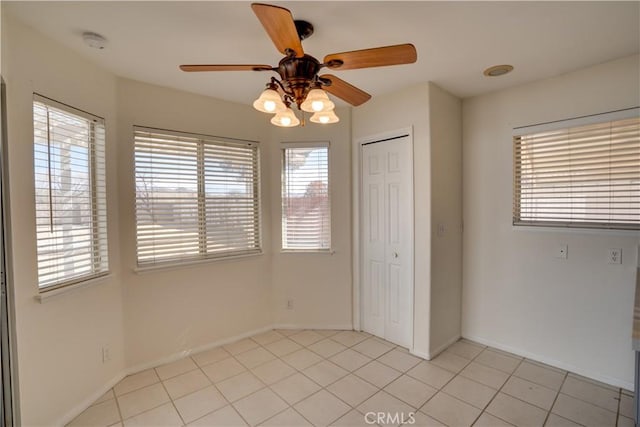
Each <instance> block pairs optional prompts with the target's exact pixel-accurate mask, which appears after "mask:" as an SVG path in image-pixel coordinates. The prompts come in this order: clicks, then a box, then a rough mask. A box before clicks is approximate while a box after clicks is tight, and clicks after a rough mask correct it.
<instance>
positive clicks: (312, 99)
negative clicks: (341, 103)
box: [300, 88, 335, 113]
mask: <svg viewBox="0 0 640 427" xmlns="http://www.w3.org/2000/svg"><path fill="white" fill-rule="evenodd" d="M334 107H335V104H334V103H333V102H332V101H331V100H330V99H329V96H328V95H327V93H326V92H325V91H324V90H322V89H319V88H314V89H311V90H310V91H309V93H308V94H307V97H306V99H305V100H304V102H303V103H302V104H301V105H300V108H301V109H302V110H303V111H306V112H307V113H318V112H321V111H330V110H333V108H334Z"/></svg>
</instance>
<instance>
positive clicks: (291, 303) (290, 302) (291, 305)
mask: <svg viewBox="0 0 640 427" xmlns="http://www.w3.org/2000/svg"><path fill="white" fill-rule="evenodd" d="M287 310H293V300H292V299H288V300H287Z"/></svg>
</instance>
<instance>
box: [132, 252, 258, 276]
mask: <svg viewBox="0 0 640 427" xmlns="http://www.w3.org/2000/svg"><path fill="white" fill-rule="evenodd" d="M262 255H263V252H262V251H260V252H255V253H251V254H244V255H233V256H227V257H220V258H206V259H199V260H191V261H183V262H168V263H163V264H155V265H146V266H143V267H134V268H133V271H134V272H135V273H136V274H145V273H153V272H156V271H163V270H177V269H181V268H190V267H197V266H199V265H202V264H209V263H216V262H222V261H234V260H240V259H245V258H253V257H258V256H262Z"/></svg>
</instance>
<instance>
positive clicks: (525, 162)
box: [513, 112, 640, 229]
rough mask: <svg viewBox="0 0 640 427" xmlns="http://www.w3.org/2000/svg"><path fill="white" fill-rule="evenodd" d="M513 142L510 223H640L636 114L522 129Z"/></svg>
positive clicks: (629, 226)
mask: <svg viewBox="0 0 640 427" xmlns="http://www.w3.org/2000/svg"><path fill="white" fill-rule="evenodd" d="M635 114H637V112H636V113H635ZM525 131H526V129H525ZM513 144H514V178H515V185H514V191H515V194H514V204H513V223H514V225H542V226H562V227H580V228H606V229H640V119H639V118H638V117H631V118H624V119H618V120H607V121H601V122H599V123H590V124H580V125H575V126H567V127H564V128H560V129H554V130H546V131H545V130H542V131H537V132H532V133H528V132H527V133H524V132H520V134H517V135H515V136H514V138H513Z"/></svg>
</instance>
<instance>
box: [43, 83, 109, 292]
mask: <svg viewBox="0 0 640 427" xmlns="http://www.w3.org/2000/svg"><path fill="white" fill-rule="evenodd" d="M33 142H34V174H35V196H36V203H35V208H36V236H37V257H38V286H39V288H40V290H41V291H46V290H51V289H55V288H59V287H61V286H65V285H70V284H74V283H77V282H80V281H83V280H87V279H90V278H94V277H97V276H101V275H106V274H107V272H108V268H109V267H108V259H107V212H106V196H105V165H104V163H105V159H104V148H105V128H104V121H103V120H102V119H101V118H99V117H95V116H92V115H90V114H88V113H85V112H83V111H80V110H76V109H73V108H71V107H68V106H66V105H63V104H59V103H57V102H55V101H52V100H50V99H47V98H44V97H41V96H38V95H34V102H33Z"/></svg>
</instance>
